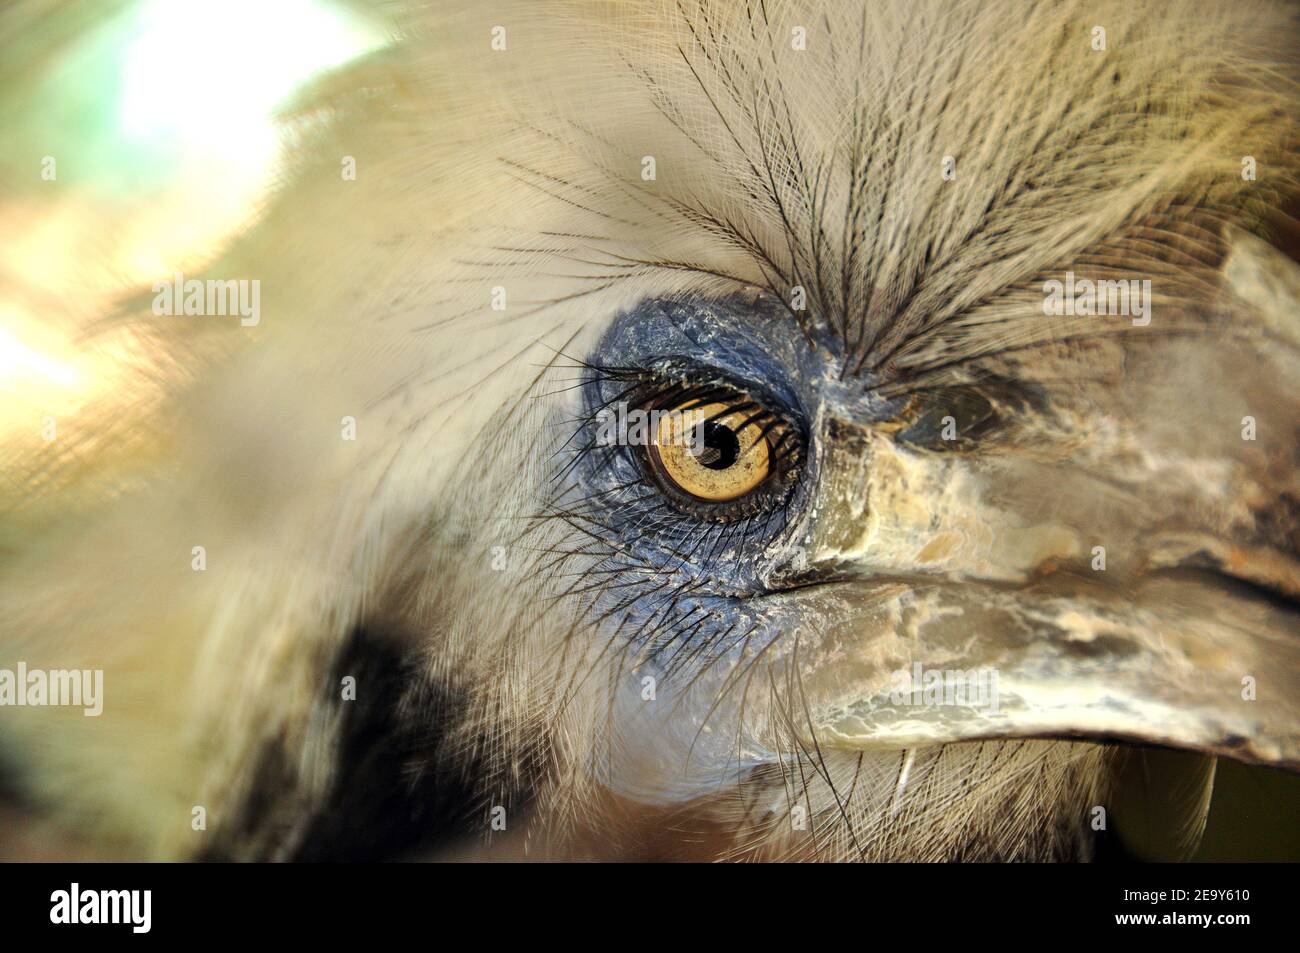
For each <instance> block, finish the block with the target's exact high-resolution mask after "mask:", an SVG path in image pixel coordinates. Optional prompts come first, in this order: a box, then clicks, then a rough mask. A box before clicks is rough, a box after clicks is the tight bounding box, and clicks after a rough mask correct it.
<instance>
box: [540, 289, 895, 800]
mask: <svg viewBox="0 0 1300 953" xmlns="http://www.w3.org/2000/svg"><path fill="white" fill-rule="evenodd" d="M586 360H587V362H588V363H589V364H591V365H594V366H595V367H597V368H599V367H606V368H639V369H643V370H646V371H651V370H654V369H656V368H663V367H664V365H665V363H669V364H670V365H671V366H672V367H673V368H681V367H683V366H688V367H691V368H693V369H694V370H695V371H696V372H699V373H701V374H702V375H703V376H704V378H706V379H707V378H712V377H713V376H714V375H716V377H717V378H718V379H720V380H723V381H726V382H727V383H729V384H730V385H731V386H733V387H735V388H736V389H737V390H739V391H744V392H747V393H750V394H751V395H753V396H754V397H756V398H758V399H760V400H761V401H763V403H764V404H765V405H767V406H768V407H769V409H772V410H776V411H779V412H780V413H781V414H782V415H783V416H785V417H787V418H788V419H789V420H790V421H791V423H793V424H794V425H795V426H797V427H798V428H799V430H800V431H801V432H802V435H803V438H804V441H805V455H804V461H803V463H802V465H801V468H800V475H799V479H798V482H797V484H796V485H795V487H794V488H793V490H792V492H791V493H790V494H789V495H788V496H787V497H786V498H785V500H784V501H783V502H781V503H779V504H777V505H776V507H775V509H774V510H772V511H771V512H768V513H763V514H760V515H758V516H754V517H751V518H748V519H743V520H740V521H739V522H737V523H733V524H717V523H710V522H707V521H703V520H701V519H700V518H698V517H696V516H693V515H690V514H688V513H683V512H681V511H680V510H678V509H677V508H675V507H674V506H672V505H671V504H670V503H669V502H668V501H667V500H666V499H665V497H664V496H663V494H662V493H661V491H660V490H659V489H658V488H657V487H656V486H655V485H654V484H653V483H651V482H650V481H649V480H647V478H646V476H645V473H644V470H643V466H642V463H641V461H640V459H639V457H638V453H639V450H638V448H633V447H624V446H617V447H600V448H597V449H594V450H592V451H591V452H587V453H583V454H581V455H580V456H579V457H578V460H577V463H576V465H575V466H574V467H573V468H572V470H571V471H569V472H568V473H567V474H566V476H565V478H564V480H565V484H566V485H565V486H563V487H562V488H561V489H562V490H563V491H564V492H566V493H568V494H569V497H568V499H571V500H581V501H582V512H583V515H584V517H585V520H584V523H583V526H584V531H585V532H586V533H590V532H591V531H592V529H593V527H598V528H597V529H596V530H595V531H596V532H597V533H598V534H599V536H600V537H601V539H602V540H603V541H604V543H605V544H606V546H607V547H609V551H610V555H608V556H607V557H606V558H605V559H604V560H603V561H602V562H601V563H600V564H598V566H597V569H598V570H599V572H600V573H601V576H600V578H602V579H603V580H605V581H606V582H607V583H608V585H606V586H604V587H603V588H601V589H598V590H594V595H593V597H594V598H595V600H596V603H595V605H594V607H593V609H592V612H591V617H592V618H598V619H600V620H601V622H600V626H599V628H600V631H601V632H603V633H604V634H605V635H606V636H608V637H610V638H611V639H613V640H614V641H615V642H616V643H621V644H622V645H625V646H626V645H629V643H630V646H629V647H630V648H631V649H632V650H633V651H632V653H631V655H630V656H628V658H629V659H635V664H634V668H633V670H632V671H631V672H629V673H627V674H626V675H625V676H624V677H623V678H621V679H619V681H618V683H617V697H618V703H617V706H616V711H617V713H618V714H617V718H618V721H619V723H620V725H621V726H622V730H623V731H624V732H625V733H626V735H627V736H628V737H629V738H630V737H631V736H636V737H637V738H639V739H640V740H641V743H644V744H647V745H651V746H654V747H664V746H670V747H671V746H673V745H679V746H680V745H686V744H688V743H689V745H690V746H693V747H692V757H691V758H690V759H688V760H691V761H692V763H693V764H694V765H695V766H696V767H698V768H699V769H700V770H701V771H703V772H704V774H703V775H702V776H701V777H698V778H694V779H683V780H684V782H685V789H684V790H683V792H682V794H683V796H686V795H688V794H689V793H692V792H694V793H698V790H699V788H698V787H697V785H700V786H705V787H707V786H708V785H709V784H710V783H719V782H721V781H723V780H724V779H725V778H727V777H731V776H733V772H739V771H743V770H745V769H746V768H747V766H749V765H752V764H754V763H758V762H759V761H764V760H768V759H769V758H770V757H771V754H770V752H765V751H763V750H761V746H757V747H747V746H744V745H742V747H745V748H746V750H747V751H748V753H742V752H741V751H740V750H738V749H737V748H735V747H734V742H735V740H736V737H735V735H732V734H731V733H730V731H729V730H728V729H727V727H726V725H727V719H728V717H730V716H728V715H727V713H726V712H724V711H722V710H718V709H714V708H713V702H714V699H716V697H717V695H716V692H717V689H718V686H717V685H716V684H711V682H710V680H709V678H708V677H699V676H700V672H701V670H702V669H708V668H709V664H710V663H711V662H714V661H719V660H722V659H724V658H727V657H731V658H733V659H743V658H746V657H748V658H752V657H753V654H752V653H755V652H759V651H760V650H761V649H762V648H763V647H764V646H765V645H767V644H768V643H771V642H772V641H773V640H776V639H781V638H783V636H788V635H790V634H791V633H792V632H793V631H794V630H796V629H797V627H798V626H800V625H801V624H802V623H805V622H807V621H808V620H803V619H801V617H800V612H799V605H798V600H797V599H795V598H791V597H788V596H785V595H782V594H780V593H772V592H771V591H770V590H769V588H768V587H767V585H766V582H767V579H768V572H769V570H770V569H771V568H772V567H771V565H769V564H767V562H766V561H767V560H768V559H769V558H770V557H768V556H767V555H766V554H767V552H769V547H770V545H771V544H772V543H773V542H775V541H778V540H781V539H783V538H786V537H788V535H789V534H790V533H792V532H797V531H798V530H797V527H798V525H799V521H800V520H799V517H800V514H802V513H803V512H804V510H805V509H806V507H807V504H808V501H809V498H810V496H811V492H812V487H813V486H814V485H815V483H816V479H817V467H818V459H817V457H818V454H817V447H816V446H815V445H814V440H815V437H814V430H815V425H816V422H817V421H818V420H819V418H820V417H821V415H822V414H824V413H827V412H829V413H834V414H836V415H838V416H843V417H846V418H848V419H865V418H868V417H870V416H872V414H873V411H874V412H875V413H879V412H880V405H879V402H875V403H873V400H872V398H870V397H869V396H868V395H867V394H866V393H865V388H864V387H863V383H864V382H863V381H862V380H861V379H856V380H852V381H849V382H847V383H846V382H845V381H843V380H841V373H840V372H841V365H840V363H839V360H840V351H839V349H838V348H837V347H836V342H835V341H834V340H832V339H831V337H830V336H829V335H820V336H818V337H817V338H816V339H815V343H810V341H809V340H808V338H807V336H806V335H805V334H804V333H803V332H802V331H800V330H799V329H798V327H797V326H796V325H795V323H794V320H793V317H792V316H791V314H790V313H789V311H787V310H786V309H785V307H784V306H783V305H782V304H781V302H779V301H775V300H773V299H771V298H770V297H768V298H759V299H758V300H757V301H754V300H750V299H742V298H740V297H739V296H736V297H730V298H723V299H719V300H714V301H705V300H690V301H666V300H654V299H651V300H648V301H645V302H642V303H641V304H639V305H637V306H636V307H634V308H632V309H630V310H629V311H627V312H624V313H623V314H621V315H619V316H618V317H617V318H616V319H615V320H614V322H613V323H612V325H611V326H610V327H609V329H608V330H607V331H606V333H605V334H604V335H603V336H602V338H601V340H600V342H599V343H598V344H597V346H596V347H595V348H594V350H593V351H592V353H590V354H589V355H587V356H586ZM692 379H700V378H698V377H695V376H694V375H693V376H692ZM628 386H630V385H629V383H628V382H626V381H621V380H608V379H602V377H601V375H600V372H599V371H593V372H591V374H590V377H589V379H588V380H587V382H586V383H585V384H584V385H583V387H582V389H581V401H582V406H581V408H580V411H581V413H580V415H581V416H583V417H586V418H589V419H588V422H587V423H586V424H585V425H583V429H582V430H581V431H579V433H577V434H574V435H573V440H572V442H571V444H570V447H571V448H573V447H583V446H587V445H588V444H589V443H591V442H592V441H593V440H594V436H595V430H596V424H595V423H594V421H592V420H590V418H592V417H593V416H594V414H595V413H596V411H597V410H598V409H599V408H600V407H602V406H603V405H605V404H606V403H607V402H609V401H612V400H614V399H615V398H616V397H617V396H618V395H619V394H620V392H621V391H623V390H625V389H626V388H627V387H628ZM571 432H572V430H570V431H569V433H571ZM567 435H568V434H566V436H567ZM562 456H563V455H562ZM628 487H631V488H630V489H629V488H628ZM575 545H583V546H590V537H589V536H584V537H583V538H581V539H578V540H576V542H575ZM687 553H688V554H689V555H690V557H691V558H690V559H683V554H687ZM612 570H614V571H612ZM647 674H649V675H652V676H653V677H654V678H655V679H656V680H657V681H658V683H659V696H660V698H661V699H663V698H668V697H672V698H675V699H676V703H675V705H655V706H646V705H645V704H644V701H643V700H642V698H641V696H640V694H639V691H640V686H641V681H640V679H641V678H642V677H644V676H645V675H647ZM683 706H684V707H683ZM673 711H677V712H679V713H681V712H690V711H694V712H696V713H697V714H700V715H702V714H703V713H704V712H709V711H712V714H711V715H709V717H710V719H711V721H712V722H715V723H717V724H718V726H719V727H720V728H721V729H722V730H720V731H719V732H718V733H717V734H716V735H714V736H712V741H711V742H710V744H713V745H717V746H718V748H717V750H716V751H712V752H709V751H706V750H705V747H707V746H702V743H701V741H700V739H699V738H698V737H697V736H696V730H695V728H694V727H690V726H691V725H693V724H695V723H694V722H692V721H691V720H690V719H689V718H687V719H686V720H685V721H684V722H680V723H679V721H678V720H675V719H674V718H673V717H670V716H669V714H668V713H669V712H673ZM683 724H684V725H686V726H687V728H686V729H685V732H686V734H685V736H683V737H678V734H679V733H680V731H681V730H683V729H682V725H683ZM733 727H735V728H737V729H738V728H739V721H738V720H737V721H736V722H735V724H734V725H733ZM629 750H639V749H638V747H637V746H636V745H632V746H630V747H629ZM678 754H680V751H679V752H678ZM611 771H612V773H613V774H614V775H617V774H618V772H617V771H616V770H613V769H611ZM607 780H608V781H609V782H610V783H613V784H614V785H615V786H616V787H617V786H618V785H617V779H616V778H614V777H610V778H607Z"/></svg>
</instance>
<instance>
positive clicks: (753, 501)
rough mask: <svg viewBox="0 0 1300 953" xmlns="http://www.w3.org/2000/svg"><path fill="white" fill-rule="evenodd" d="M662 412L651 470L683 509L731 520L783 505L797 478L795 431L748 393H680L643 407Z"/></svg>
mask: <svg viewBox="0 0 1300 953" xmlns="http://www.w3.org/2000/svg"><path fill="white" fill-rule="evenodd" d="M646 409H649V410H651V411H652V412H657V413H658V417H657V422H656V423H653V424H652V426H651V435H652V439H651V440H650V441H649V442H648V443H647V445H646V446H645V448H644V449H645V454H644V457H645V460H646V465H647V468H648V469H649V471H650V473H651V475H652V476H653V478H654V481H655V483H656V484H658V486H659V488H660V489H661V490H662V491H663V493H664V494H665V495H666V496H667V497H668V498H669V499H670V500H671V501H672V502H673V503H674V504H676V505H677V506H678V507H679V508H681V509H685V510H686V511H688V512H690V513H692V514H693V515H695V516H697V517H699V518H701V519H706V520H710V521H713V522H732V521H734V520H737V519H742V518H745V517H750V516H755V515H758V514H760V513H762V512H765V511H770V510H771V509H773V508H775V507H776V506H777V505H778V504H780V503H781V502H782V501H783V500H784V498H785V496H786V494H787V492H788V489H789V487H790V486H791V485H792V484H793V482H794V479H795V477H796V476H797V471H798V466H799V463H800V461H801V459H802V453H803V445H802V441H801V439H800V435H799V433H798V430H797V428H795V426H794V425H793V424H792V423H791V422H790V421H789V420H787V419H786V418H785V417H784V416H782V415H780V414H778V413H776V412H775V411H773V410H772V409H770V408H769V407H767V406H766V405H765V404H764V403H762V402H760V401H758V400H756V399H754V398H753V397H751V396H750V395H748V394H745V393H742V392H739V391H732V390H730V389H726V390H722V391H721V392H720V391H719V389H717V388H714V389H711V390H709V391H708V392H707V393H704V394H701V393H700V391H699V389H698V388H694V389H692V388H685V387H683V388H680V389H677V390H675V391H674V392H672V393H669V394H666V395H662V396H661V397H660V398H659V399H658V400H656V401H655V402H654V403H653V406H652V407H649V408H646Z"/></svg>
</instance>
